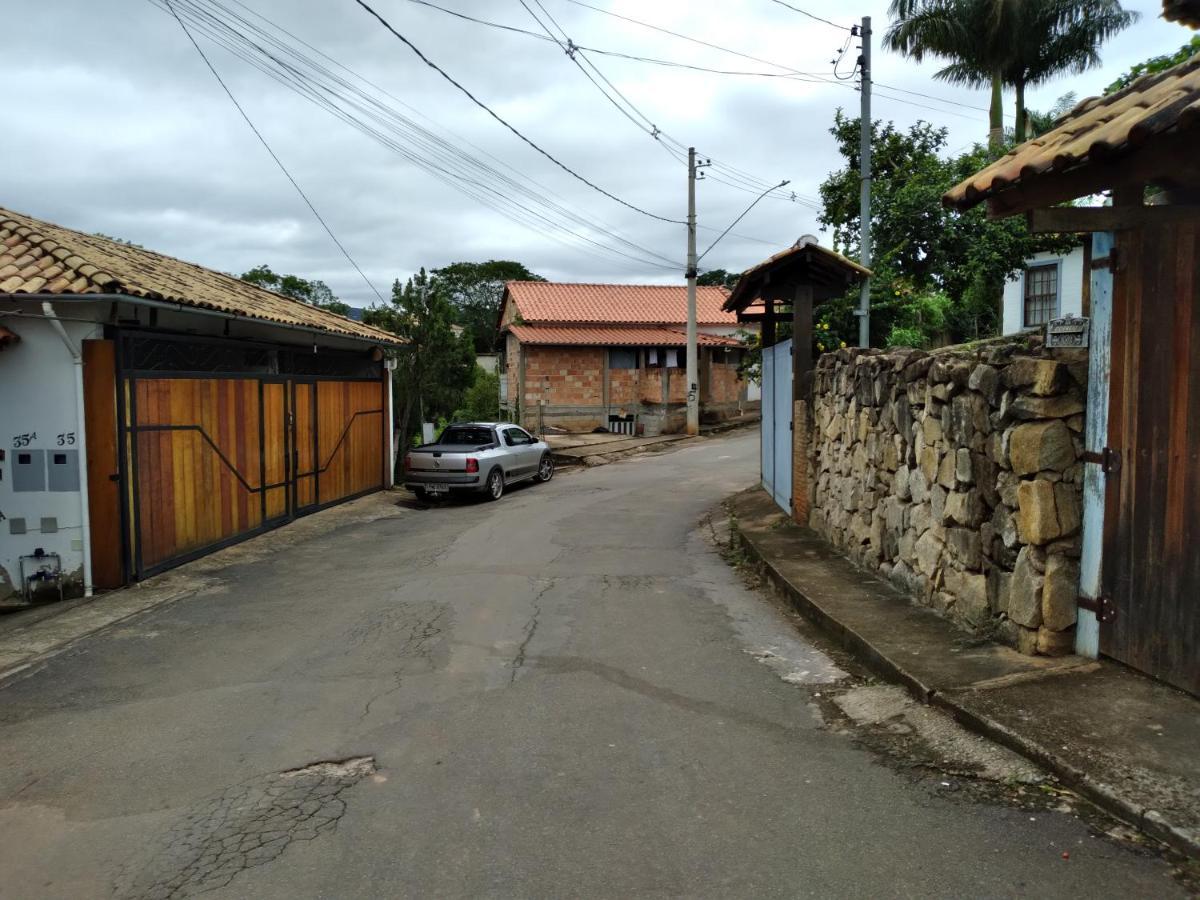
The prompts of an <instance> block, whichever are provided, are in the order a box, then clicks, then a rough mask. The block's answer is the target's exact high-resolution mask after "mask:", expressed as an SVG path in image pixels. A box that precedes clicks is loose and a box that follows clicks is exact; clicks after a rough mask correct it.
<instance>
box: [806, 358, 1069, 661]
mask: <svg viewBox="0 0 1200 900" xmlns="http://www.w3.org/2000/svg"><path fill="white" fill-rule="evenodd" d="M1086 380H1087V361H1086V351H1082V352H1080V351H1053V353H1052V352H1048V351H1045V350H1044V349H1043V348H1042V347H1041V346H1040V343H1039V342H1038V341H1037V340H1036V339H1034V338H1029V337H1021V338H1018V339H1008V340H1004V341H998V342H988V343H985V344H982V345H977V346H975V347H957V348H945V349H943V350H939V351H936V352H934V353H926V352H923V351H919V350H912V349H897V350H892V351H860V350H840V351H838V352H836V353H831V354H826V355H824V356H822V357H821V359H820V360H819V361H818V363H817V367H816V371H815V374H814V388H813V408H812V413H811V415H812V427H811V436H810V439H809V448H808V454H807V456H804V455H799V458H800V459H807V463H808V472H807V473H806V474H807V476H808V484H809V491H810V502H811V510H810V512H809V523H810V525H811V526H812V527H813V528H814V529H815V530H816V531H818V532H819V533H821V534H822V535H823V536H825V537H826V539H828V540H829V541H830V542H831V543H833V544H834V545H835V546H837V547H838V548H840V549H841V550H842V551H843V552H845V553H846V554H847V555H848V556H850V557H851V558H852V559H853V560H854V561H856V562H857V563H859V564H860V565H863V566H865V567H868V568H870V569H873V570H877V571H879V572H881V573H882V574H883V575H884V576H886V577H887V578H889V579H890V580H891V581H892V582H893V583H895V584H896V585H897V586H898V587H900V588H901V589H902V590H904V591H905V592H906V593H908V594H909V595H911V596H912V597H914V598H915V599H917V600H918V601H919V602H921V603H923V604H925V605H927V606H930V607H933V608H934V609H936V610H938V611H939V612H941V613H942V614H944V615H946V616H948V617H950V618H951V619H953V620H954V621H956V622H958V623H959V624H960V625H962V626H963V627H964V628H966V629H968V630H970V631H972V632H974V633H977V634H981V635H985V636H988V637H992V638H996V639H1000V640H1003V641H1005V642H1006V643H1009V644H1012V645H1013V646H1015V647H1017V648H1018V649H1019V650H1021V651H1022V652H1024V653H1030V654H1033V653H1042V654H1048V655H1056V654H1061V653H1067V652H1070V651H1071V649H1072V647H1073V645H1074V624H1075V610H1076V597H1077V595H1078V590H1077V588H1078V581H1079V567H1078V559H1079V549H1080V539H1079V531H1080V525H1081V518H1082V517H1081V513H1080V504H1081V491H1082V484H1083V464H1082V463H1081V462H1080V460H1079V455H1080V453H1081V452H1082V434H1083V409H1084V398H1085V394H1086V389H1087V385H1086ZM800 444H801V442H799V441H798V442H797V449H799V448H800ZM794 482H795V483H796V484H802V483H803V482H802V481H799V480H796V479H794ZM796 506H797V511H799V507H800V504H796Z"/></svg>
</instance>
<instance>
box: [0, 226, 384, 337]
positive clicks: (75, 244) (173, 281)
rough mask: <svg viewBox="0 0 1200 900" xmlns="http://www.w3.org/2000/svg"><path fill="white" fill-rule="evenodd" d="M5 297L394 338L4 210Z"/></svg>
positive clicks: (1, 262) (0, 258) (1, 277)
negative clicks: (137, 306) (117, 303)
mask: <svg viewBox="0 0 1200 900" xmlns="http://www.w3.org/2000/svg"><path fill="white" fill-rule="evenodd" d="M0 293H2V294H30V295H36V296H47V297H49V296H54V295H61V294H81V295H87V294H101V293H103V294H123V295H126V296H130V297H141V298H145V299H148V300H162V301H165V302H169V303H177V304H179V305H180V306H190V307H196V308H198V309H211V310H216V311H219V312H224V313H230V314H231V315H235V316H245V317H246V318H247V319H260V320H262V321H265V322H276V323H279V324H283V325H294V326H299V327H302V328H309V329H313V330H316V331H325V332H329V333H330V334H337V335H342V336H344V337H351V338H355V339H357V340H367V341H372V342H375V343H379V344H400V343H402V342H401V341H400V340H399V339H398V338H397V337H396V335H394V334H391V333H390V332H387V331H383V330H382V329H379V328H374V327H372V326H370V325H364V324H363V323H362V322H355V321H353V320H351V319H347V318H346V317H345V316H339V315H338V314H337V313H332V312H329V311H328V310H324V309H320V308H319V307H315V306H309V305H308V304H307V303H303V302H301V301H299V300H293V299H291V298H290V297H282V296H280V295H279V294H274V293H272V292H271V291H267V290H264V289H263V288H260V287H256V286H255V285H252V284H249V283H247V282H245V281H242V280H241V279H239V278H234V277H233V276H232V275H225V274H223V273H221V272H214V271H213V270H211V269H205V268H203V267H201V266H198V265H196V264H195V263H189V262H184V261H182V260H179V259H175V258H173V257H170V256H164V255H163V254H161V253H155V252H153V251H152V250H145V249H143V248H141V247H134V246H132V245H130V244H122V243H121V242H120V241H113V240H110V239H108V238H103V237H100V236H98V235H94V234H84V233H82V232H79V231H72V230H71V229H69V228H62V227H60V226H58V225H52V224H51V223H49V222H42V221H40V220H38V219H34V218H32V217H31V216H26V215H22V214H21V213H16V212H12V211H11V210H7V209H3V208H0Z"/></svg>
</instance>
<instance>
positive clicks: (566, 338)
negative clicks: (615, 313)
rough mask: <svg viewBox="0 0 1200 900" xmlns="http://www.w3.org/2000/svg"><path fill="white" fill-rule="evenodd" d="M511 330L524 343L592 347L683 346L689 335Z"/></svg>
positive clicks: (718, 342)
mask: <svg viewBox="0 0 1200 900" xmlns="http://www.w3.org/2000/svg"><path fill="white" fill-rule="evenodd" d="M510 330H511V331H512V333H513V334H515V335H516V336H517V340H519V341H520V342H521V343H522V344H549V345H554V346H572V345H574V346H592V347H683V346H686V345H687V332H686V331H681V330H676V329H674V328H654V327H652V326H651V327H641V328H609V327H605V326H600V325H593V326H576V327H570V326H566V327H563V326H555V325H512V326H510ZM696 342H697V343H698V344H699V345H700V346H701V347H740V346H742V341H739V340H738V339H737V338H734V337H725V336H724V335H717V334H704V333H703V332H701V333H699V334H698V335H697V336H696Z"/></svg>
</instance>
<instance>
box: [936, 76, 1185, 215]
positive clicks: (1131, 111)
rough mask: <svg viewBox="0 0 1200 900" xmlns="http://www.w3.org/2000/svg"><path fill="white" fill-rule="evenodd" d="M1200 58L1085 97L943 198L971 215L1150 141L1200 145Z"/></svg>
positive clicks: (947, 202) (1111, 159)
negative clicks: (1035, 182) (1178, 137)
mask: <svg viewBox="0 0 1200 900" xmlns="http://www.w3.org/2000/svg"><path fill="white" fill-rule="evenodd" d="M1197 126H1200V54H1197V55H1196V56H1193V57H1192V58H1191V59H1189V60H1187V61H1186V62H1182V63H1180V64H1179V65H1177V66H1174V67H1173V68H1170V69H1167V70H1165V71H1163V72H1156V73H1153V74H1149V75H1143V76H1142V77H1141V78H1138V79H1136V80H1135V81H1133V82H1132V83H1131V84H1129V85H1128V86H1126V87H1124V88H1122V89H1121V90H1119V91H1117V92H1116V93H1114V94H1110V95H1109V96H1107V97H1089V98H1088V99H1087V100H1084V101H1082V102H1081V103H1079V104H1078V105H1077V106H1076V107H1075V108H1074V109H1073V110H1071V112H1069V113H1068V114H1067V115H1066V116H1064V117H1063V118H1062V119H1060V120H1059V124H1058V127H1056V128H1054V129H1053V130H1052V131H1048V132H1046V134H1044V135H1042V136H1041V137H1036V138H1034V139H1033V140H1031V141H1026V142H1025V143H1024V144H1021V145H1020V146H1018V147H1016V148H1014V149H1013V150H1012V151H1011V152H1009V153H1008V154H1007V155H1005V156H1003V157H1001V158H1000V159H998V160H996V161H995V162H994V163H992V164H991V165H990V166H988V167H987V168H985V169H983V170H982V171H980V172H977V173H976V174H975V175H972V176H971V177H970V178H968V179H967V180H966V181H964V182H962V184H959V185H957V186H956V187H954V188H953V189H951V190H950V191H947V192H946V194H945V195H944V196H943V197H942V202H943V203H945V204H946V205H947V206H952V207H956V208H958V209H969V208H970V207H972V206H974V205H975V204H977V203H979V202H980V201H982V200H986V199H987V198H988V197H990V196H992V195H993V194H996V193H997V192H999V191H1003V190H1005V189H1007V188H1011V187H1014V186H1016V185H1018V184H1022V183H1024V182H1028V181H1030V180H1032V179H1034V178H1037V177H1038V176H1044V175H1054V174H1057V173H1061V172H1065V171H1069V170H1072V169H1075V168H1080V167H1083V166H1086V165H1088V164H1092V163H1099V162H1105V163H1108V162H1114V161H1117V160H1118V159H1119V158H1120V157H1122V156H1125V155H1128V154H1130V153H1133V152H1134V151H1135V150H1137V149H1138V148H1139V147H1140V146H1141V145H1143V144H1145V143H1146V142H1147V141H1148V140H1150V139H1151V138H1154V137H1157V136H1160V135H1166V134H1168V133H1175V134H1181V133H1183V132H1185V131H1192V132H1195V133H1196V135H1197V139H1200V131H1198V129H1197Z"/></svg>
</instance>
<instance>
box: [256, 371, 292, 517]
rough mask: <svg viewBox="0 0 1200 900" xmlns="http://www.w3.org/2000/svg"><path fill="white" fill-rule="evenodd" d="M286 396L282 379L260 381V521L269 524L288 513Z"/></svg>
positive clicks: (289, 498)
mask: <svg viewBox="0 0 1200 900" xmlns="http://www.w3.org/2000/svg"><path fill="white" fill-rule="evenodd" d="M288 399H289V398H288V391H287V385H286V384H285V383H284V382H282V381H264V382H262V405H261V407H262V433H263V455H262V468H263V472H262V485H263V520H264V521H266V522H269V523H275V522H278V521H280V520H282V519H286V518H288V516H289V515H290V513H291V480H290V478H291V466H290V456H291V452H290V448H291V440H290V435H289V429H288Z"/></svg>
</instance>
